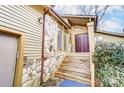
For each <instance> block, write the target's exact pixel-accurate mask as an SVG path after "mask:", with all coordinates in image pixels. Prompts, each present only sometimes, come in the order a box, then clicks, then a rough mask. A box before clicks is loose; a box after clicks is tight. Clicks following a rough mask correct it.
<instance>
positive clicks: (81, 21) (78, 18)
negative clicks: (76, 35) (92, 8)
mask: <svg viewBox="0 0 124 93" xmlns="http://www.w3.org/2000/svg"><path fill="white" fill-rule="evenodd" d="M61 17H63V18H67V19H68V21H69V22H70V23H71V25H78V26H87V23H88V22H90V21H94V23H95V26H96V25H97V16H96V15H90V16H83V15H61Z"/></svg>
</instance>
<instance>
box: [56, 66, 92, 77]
mask: <svg viewBox="0 0 124 93" xmlns="http://www.w3.org/2000/svg"><path fill="white" fill-rule="evenodd" d="M58 71H62V72H63V73H64V72H65V73H66V72H70V73H72V72H75V73H80V74H87V75H90V71H88V70H80V69H79V70H78V69H72V68H65V67H63V68H62V67H61V68H58Z"/></svg>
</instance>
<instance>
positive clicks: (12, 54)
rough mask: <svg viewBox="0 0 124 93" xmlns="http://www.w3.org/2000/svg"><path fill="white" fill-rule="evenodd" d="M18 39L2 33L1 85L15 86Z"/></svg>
mask: <svg viewBox="0 0 124 93" xmlns="http://www.w3.org/2000/svg"><path fill="white" fill-rule="evenodd" d="M16 51H17V39H16V37H14V36H9V35H5V34H1V33H0V87H11V86H13V80H14V73H15V65H16Z"/></svg>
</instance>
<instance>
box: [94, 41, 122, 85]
mask: <svg viewBox="0 0 124 93" xmlns="http://www.w3.org/2000/svg"><path fill="white" fill-rule="evenodd" d="M94 63H95V77H96V86H105V87H112V86H113V87H115V86H117V87H119V86H124V42H117V43H97V44H96V46H95V53H94Z"/></svg>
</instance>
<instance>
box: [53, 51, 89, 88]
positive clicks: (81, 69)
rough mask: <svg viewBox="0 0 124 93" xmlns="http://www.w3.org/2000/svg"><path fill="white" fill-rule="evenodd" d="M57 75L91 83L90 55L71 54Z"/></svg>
mask: <svg viewBox="0 0 124 93" xmlns="http://www.w3.org/2000/svg"><path fill="white" fill-rule="evenodd" d="M55 77H58V78H62V79H68V80H73V81H76V82H80V83H83V84H87V85H89V86H90V85H91V73H90V55H89V54H88V53H87V54H85V53H81V54H76V53H75V54H70V55H68V56H67V57H66V58H65V60H64V61H63V63H62V64H61V65H60V67H59V68H58V70H57V72H56V73H55Z"/></svg>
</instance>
